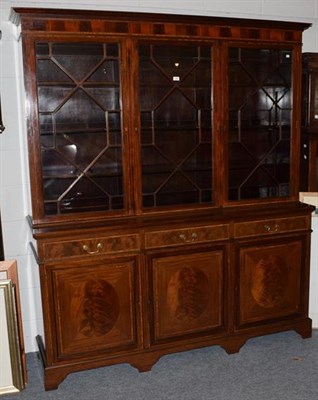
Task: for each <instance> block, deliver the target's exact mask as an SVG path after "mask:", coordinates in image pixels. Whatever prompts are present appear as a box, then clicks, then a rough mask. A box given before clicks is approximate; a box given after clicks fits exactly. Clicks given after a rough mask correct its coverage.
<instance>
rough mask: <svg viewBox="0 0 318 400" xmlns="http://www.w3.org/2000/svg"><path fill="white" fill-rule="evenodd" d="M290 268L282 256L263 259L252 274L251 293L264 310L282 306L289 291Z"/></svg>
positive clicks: (270, 256)
mask: <svg viewBox="0 0 318 400" xmlns="http://www.w3.org/2000/svg"><path fill="white" fill-rule="evenodd" d="M289 274H290V268H289V267H288V265H287V264H286V262H285V261H284V259H283V258H282V257H280V256H276V255H268V256H266V257H264V258H262V259H261V260H260V261H259V262H258V263H257V264H256V265H255V268H254V270H253V271H252V272H251V292H252V296H253V297H254V299H255V301H256V303H257V304H258V305H260V306H261V307H264V308H270V307H275V306H278V305H279V304H281V303H282V302H283V301H284V299H285V297H286V295H287V293H288V292H287V289H288V280H289Z"/></svg>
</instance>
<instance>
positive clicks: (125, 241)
mask: <svg viewBox="0 0 318 400" xmlns="http://www.w3.org/2000/svg"><path fill="white" fill-rule="evenodd" d="M42 249H43V258H44V259H45V260H48V259H57V258H64V257H74V256H82V257H83V256H90V255H96V254H109V253H118V252H125V251H132V250H136V251H137V250H140V239H139V235H137V234H131V235H120V236H105V237H100V238H98V237H88V238H81V239H78V240H77V239H75V240H65V241H56V242H46V243H43V247H42Z"/></svg>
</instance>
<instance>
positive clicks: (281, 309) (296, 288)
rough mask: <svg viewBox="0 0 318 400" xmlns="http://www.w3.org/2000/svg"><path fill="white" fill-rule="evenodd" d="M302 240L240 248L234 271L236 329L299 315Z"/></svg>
mask: <svg viewBox="0 0 318 400" xmlns="http://www.w3.org/2000/svg"><path fill="white" fill-rule="evenodd" d="M302 246H303V242H302V239H301V238H300V239H294V240H290V241H289V242H285V243H281V244H277V245H275V244H267V245H255V246H252V245H251V246H247V247H242V248H241V249H240V251H239V260H240V265H239V268H238V279H239V299H238V301H236V304H237V310H236V312H237V321H238V325H244V324H247V323H253V322H258V321H263V323H264V322H265V321H266V320H268V321H269V322H270V321H272V320H273V319H275V318H279V317H283V316H288V315H292V314H297V313H300V312H301V282H302V279H303V274H302V265H303V262H302Z"/></svg>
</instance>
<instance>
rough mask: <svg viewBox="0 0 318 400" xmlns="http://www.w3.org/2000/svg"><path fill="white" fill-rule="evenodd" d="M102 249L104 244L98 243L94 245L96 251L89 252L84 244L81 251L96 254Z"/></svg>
mask: <svg viewBox="0 0 318 400" xmlns="http://www.w3.org/2000/svg"><path fill="white" fill-rule="evenodd" d="M103 247H104V244H103V243H101V242H99V243H97V245H96V250H91V249H90V248H89V247H88V246H87V245H86V244H84V245H83V250H84V251H86V253H88V254H98V253H99V252H100V250H102V248H103Z"/></svg>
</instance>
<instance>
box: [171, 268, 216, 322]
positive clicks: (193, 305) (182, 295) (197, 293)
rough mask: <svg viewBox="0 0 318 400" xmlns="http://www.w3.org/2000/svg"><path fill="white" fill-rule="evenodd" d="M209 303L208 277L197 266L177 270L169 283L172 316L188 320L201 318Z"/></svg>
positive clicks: (184, 320)
mask: <svg viewBox="0 0 318 400" xmlns="http://www.w3.org/2000/svg"><path fill="white" fill-rule="evenodd" d="M208 303H209V285H208V277H207V275H206V274H205V272H204V271H202V270H201V269H200V268H197V267H192V266H190V267H187V266H186V267H183V268H181V269H180V270H178V271H176V272H175V273H174V274H173V275H172V276H171V278H170V280H169V282H168V285H167V304H168V305H169V311H170V315H171V318H175V319H176V320H178V321H182V322H187V321H193V320H195V319H197V318H199V317H200V316H201V315H202V314H203V312H204V311H205V310H206V308H207V305H208Z"/></svg>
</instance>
